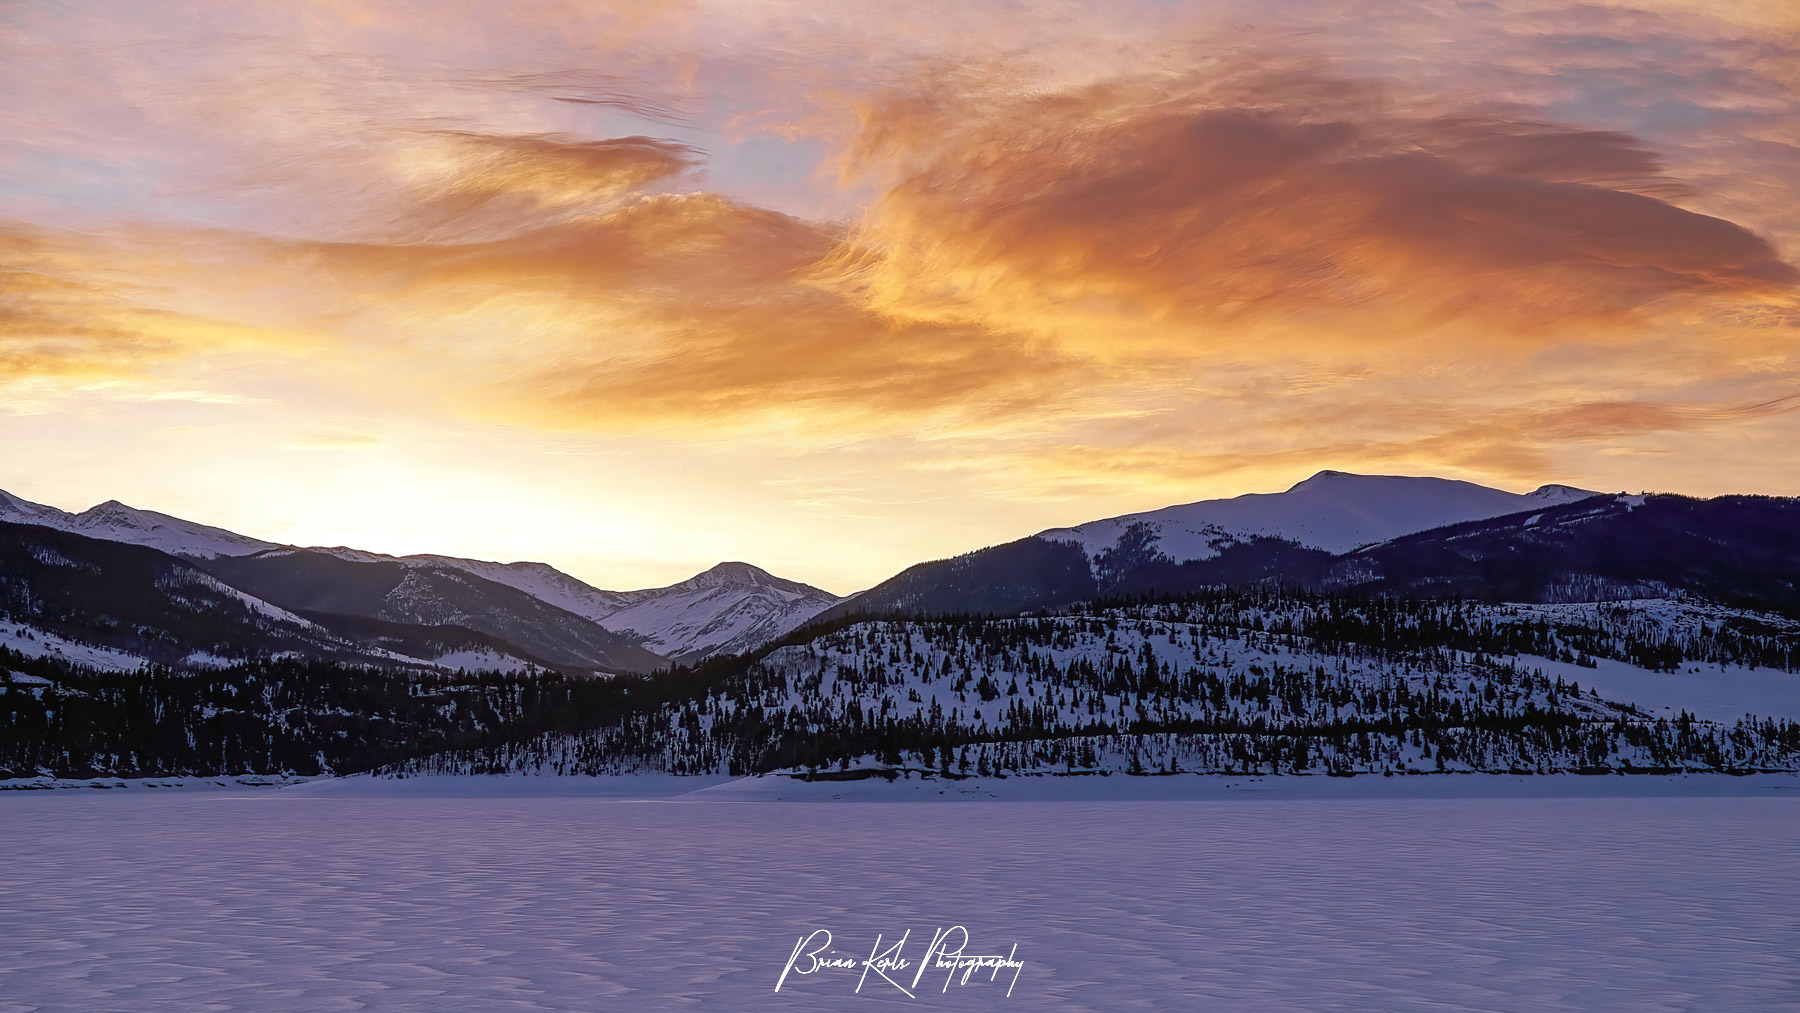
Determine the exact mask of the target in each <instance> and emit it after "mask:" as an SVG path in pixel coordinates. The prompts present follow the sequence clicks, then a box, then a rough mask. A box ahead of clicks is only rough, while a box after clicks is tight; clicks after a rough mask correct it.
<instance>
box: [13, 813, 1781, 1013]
mask: <svg viewBox="0 0 1800 1013" xmlns="http://www.w3.org/2000/svg"><path fill="white" fill-rule="evenodd" d="M308 788H311V786H307V788H302V789H286V790H279V791H277V790H269V789H264V790H261V791H246V790H243V789H238V790H232V791H226V790H219V791H210V792H194V791H189V790H184V791H179V792H175V791H170V790H167V789H164V790H135V791H111V792H100V791H64V792H41V793H25V792H19V793H7V795H10V797H6V796H0V854H4V855H5V856H6V862H5V876H4V879H3V880H0V940H4V945H0V1011H6V1013H14V1011H25V1010H57V1011H67V1010H83V1011H108V1010H156V1009H169V1010H181V1011H184V1013H186V1011H202V1010H268V1011H277V1013H299V1011H311V1010H422V1011H432V1013H438V1011H442V1013H480V1011H488V1010H509V1011H510V1010H517V1011H526V1010H578V1011H585V1013H592V1011H600V1010H644V1011H649V1010H684V1009H686V1010H719V1011H741V1010H854V1009H860V1008H868V1009H872V1010H873V1009H921V1010H923V1009H937V1010H985V1009H1007V1010H1093V1011H1106V1013H1114V1011H1121V1010H1138V1009H1143V1010H1161V1009H1167V1010H1192V1011H1204V1010H1222V1011H1237V1010H1268V1011H1281V1013H1290V1011H1295V1010H1306V1011H1319V1010H1354V1011H1367V1010H1393V1011H1403V1010H1419V1011H1424V1010H1432V1011H1444V1010H1483V1011H1511V1010H1518V1011H1532V1013H1536V1011H1544V1010H1579V1011H1589V1010H1631V1011H1658V1010H1694V1011H1706V1013H1719V1011H1726V1010H1792V1009H1794V1008H1796V1006H1795V1003H1796V1000H1797V998H1800V956H1797V954H1800V913H1797V912H1800V908H1797V907H1796V898H1800V799H1795V798H1793V797H1792V796H1794V795H1795V794H1800V793H1795V792H1788V793H1787V795H1788V796H1789V797H1786V798H1782V797H1715V798H1701V797H1686V798H1681V797H1676V798H1489V799H1458V798H1431V799H1395V798H1385V799H1384V798H1371V799H1343V798H1339V799H1332V798H1298V799H1281V798H1277V799H1252V798H1235V799H1223V800H1198V801H1153V802H1097V801H1058V802H1032V801H1020V802H990V803H967V804H903V803H866V802H840V803H835V804H822V803H813V802H803V801H802V802H779V801H777V802H720V801H714V802H692V801H690V802H651V801H627V800H619V799H608V798H597V797H579V796H566V795H565V796H563V797H555V796H551V795H536V796H531V797H442V796H441V795H439V796H437V797H434V796H433V795H431V794H429V793H424V794H421V793H410V794H409V793H407V792H402V791H396V792H394V793H392V794H390V795H388V796H387V797H381V796H380V794H379V793H376V795H375V796H374V797H371V796H369V795H366V794H365V795H359V794H358V793H357V792H355V791H348V792H342V791H339V792H334V791H331V790H307V789H308ZM958 924H960V925H964V926H967V928H968V930H969V932H970V934H971V937H972V939H971V944H972V945H971V946H970V947H969V948H968V950H967V952H968V953H971V954H972V953H988V952H994V951H996V950H997V951H998V952H999V953H1001V954H1006V953H1007V952H1008V951H1009V949H1010V948H1011V947H1012V946H1014V945H1015V944H1016V946H1017V951H1016V958H1017V959H1018V960H1020V961H1022V962H1023V964H1024V966H1023V968H1022V969H1020V970H1019V971H1018V974H1017V982H1016V985H1015V986H1014V988H1013V994H1012V996H1011V997H1010V998H1008V997H1007V996H1006V995H1005V991H1006V986H1007V984H1009V982H1008V980H1007V978H1008V974H1005V973H1003V974H1001V975H1000V983H999V984H998V985H992V984H987V983H986V981H985V979H984V978H977V979H973V980H972V981H971V983H970V984H969V985H967V986H965V987H957V986H952V987H951V988H950V989H949V991H948V992H947V993H946V992H942V991H939V990H938V986H939V985H941V984H942V981H943V978H944V976H945V975H944V972H938V973H937V974H936V975H928V976H927V978H926V982H927V984H925V985H922V986H921V987H920V990H918V991H916V992H915V996H916V997H915V998H910V999H909V998H907V997H906V996H903V995H901V994H900V992H899V991H898V990H897V989H896V988H894V987H893V986H891V985H887V984H885V983H883V982H879V981H876V980H874V979H873V978H871V980H870V982H869V983H868V984H865V985H864V987H863V994H861V995H855V994H853V991H854V989H855V986H856V975H855V974H854V973H851V972H842V971H839V972H827V971H821V972H819V973H817V974H815V975H812V976H810V977H800V976H798V975H790V976H789V978H788V980H787V981H786V982H785V983H784V985H783V988H782V990H781V992H780V993H779V994H778V993H776V992H775V991H774V986H775V984H776V981H777V978H778V977H779V975H780V973H781V971H782V968H783V966H784V965H785V964H787V963H788V961H789V958H790V956H791V955H792V951H793V950H794V948H795V944H796V942H797V941H798V939H799V937H800V936H802V935H805V934H806V933H808V932H810V931H812V930H813V929H819V928H824V929H829V930H831V931H832V932H833V933H834V941H835V945H836V948H837V949H838V950H839V951H840V955H843V956H850V957H853V958H855V959H858V960H860V959H861V958H864V957H867V956H869V952H870V949H871V947H872V944H873V943H874V941H875V937H876V934H877V933H882V934H883V935H884V937H885V938H886V940H887V941H889V942H891V941H892V939H893V937H894V936H896V935H898V934H899V933H901V932H904V931H906V930H908V929H910V930H911V931H912V933H913V935H912V937H911V939H910V941H909V943H908V944H907V947H906V948H904V949H903V951H902V956H905V957H907V958H910V959H914V960H916V959H917V958H918V957H919V956H921V955H922V953H923V949H924V946H925V943H926V942H928V941H929V939H930V937H931V934H932V932H933V930H934V929H935V928H937V927H939V926H944V927H947V926H951V925H958ZM921 936H923V938H921ZM884 945H885V944H884ZM912 973H913V972H912V970H911V969H908V970H907V971H905V972H900V973H897V974H896V975H895V977H898V978H900V979H902V981H903V983H906V984H910V982H911V980H912V977H911V976H912ZM984 973H986V972H984Z"/></svg>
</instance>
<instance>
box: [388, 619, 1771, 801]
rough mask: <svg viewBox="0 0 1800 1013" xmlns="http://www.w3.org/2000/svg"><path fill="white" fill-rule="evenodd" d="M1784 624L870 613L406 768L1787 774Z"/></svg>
mask: <svg viewBox="0 0 1800 1013" xmlns="http://www.w3.org/2000/svg"><path fill="white" fill-rule="evenodd" d="M1796 632H1800V630H1797V629H1796V625H1795V624H1793V623H1791V622H1788V621H1785V620H1782V619H1780V618H1779V617H1774V616H1769V615H1764V614H1758V613H1748V612H1742V611H1736V610H1722V609H1718V608H1715V607H1713V606H1704V605H1690V604H1689V603H1685V602H1680V601H1669V602H1661V603H1655V604H1647V603H1631V604H1629V605H1620V606H1605V605H1600V606H1588V607H1548V608H1547V607H1542V606H1515V605H1489V604H1475V603H1468V602H1399V601H1393V600H1385V599H1376V600H1352V599H1343V598H1333V597H1329V596H1316V595H1308V594H1291V595H1290V594H1277V593H1263V592H1230V591H1219V592H1216V593H1213V594H1211V595H1208V596H1203V597H1197V598H1195V599H1192V600H1189V601H1184V602H1171V603H1164V604H1155V605H1136V606H1120V607H1114V608H1107V609H1101V610H1097V611H1088V612H1076V613H1073V614H1067V615H1058V616H1045V617H1034V618H1025V619H1002V620H993V619H957V620H941V621H932V620H903V621H870V622H864V623H858V624H853V625H850V626H848V627H844V628H840V629H836V630H833V631H831V632H829V633H825V634H822V635H820V636H818V637H815V638H813V639H812V640H810V641H808V642H806V643H803V644H798V645H793V646H786V647H781V648H779V649H777V650H774V651H772V652H770V653H768V654H767V655H766V656H765V657H763V658H761V659H759V660H756V661H754V662H749V663H747V664H745V665H744V667H743V668H742V669H741V671H740V672H739V673H738V674H737V675H736V676H733V677H728V678H724V679H722V680H721V681H720V682H719V683H718V684H716V685H714V686H712V687H710V688H708V689H707V690H705V692H704V693H703V694H701V695H699V696H697V697H696V698H695V699H692V700H690V701H687V702H685V703H675V704H670V705H667V706H665V707H663V708H662V709H661V710H660V711H659V712H657V713H653V714H648V715H643V716H641V717H637V718H633V719H631V720H628V721H626V722H624V723H622V724H619V725H617V726H614V727H611V728H602V729H596V730H594V731H592V732H588V733H583V734H580V735H574V736H547V737H545V738H543V739H541V740H539V741H538V742H537V743H536V744H535V745H533V746H531V747H527V748H518V747H509V749H508V751H507V753H506V754H505V755H504V756H494V755H481V756H472V755H451V754H446V755H441V756H438V757H433V758H427V759H423V760H419V761H415V762H414V763H412V764H409V765H408V767H407V769H409V770H414V771H425V772H430V771H437V772H448V773H455V772H466V771H468V770H474V769H480V770H493V769H513V770H522V771H535V772H546V773H549V772H554V773H605V772H619V771H627V770H633V769H649V770H664V771H669V772H678V773H747V772H759V771H768V770H788V771H795V772H802V773H804V772H811V771H819V770H824V771H827V772H831V771H834V770H835V771H837V772H841V773H850V772H854V770H856V769H858V768H863V769H865V770H866V769H869V768H875V769H884V770H888V771H896V770H911V771H913V772H914V773H919V772H925V773H935V774H939V775H942V776H961V775H971V774H988V773H996V772H1013V773H1039V774H1071V773H1080V772H1099V771H1110V772H1114V773H1119V772H1124V773H1158V772H1160V773H1173V772H1177V771H1197V772H1221V773H1257V772H1261V773H1304V772H1310V773H1338V774H1342V773H1355V772H1395V773H1411V772H1419V773H1429V772H1440V771H1448V772H1454V771H1505V772H1514V773H1519V772H1535V773H1543V772H1549V771H1581V772H1590V773H1591V772H1602V771H1631V770H1635V771H1653V770H1663V771H1667V770H1721V769H1729V770H1735V771H1749V770H1765V769H1778V770H1793V769H1800V723H1796V719H1800V673H1796V671H1795V669H1797V668H1800V642H1797V641H1796V639H1795V634H1796Z"/></svg>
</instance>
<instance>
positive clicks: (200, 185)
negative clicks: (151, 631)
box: [0, 0, 1800, 592]
mask: <svg viewBox="0 0 1800 1013" xmlns="http://www.w3.org/2000/svg"><path fill="white" fill-rule="evenodd" d="M1267 6H1268V5H1262V4H1253V3H1247V2H1240V0H1213V2H1200V3H1193V4H1188V5H1179V4H1177V5H1169V4H1147V3H1146V4H1145V5H1144V6H1142V7H1139V6H1134V5H1132V4H1084V3H1068V4H1045V5H1029V6H1027V7H1024V8H1018V9H1010V8H971V7H969V6H967V5H954V4H948V3H945V4H941V5H940V4H925V5H921V6H919V7H918V8H917V9H909V11H908V12H907V13H905V14H896V13H894V12H893V11H891V10H890V9H889V8H887V7H886V6H884V5H878V4H873V3H870V4H846V5H833V6H832V7H831V8H829V10H826V9H822V8H820V7H818V6H814V5H801V4H789V3H780V2H753V3H734V4H730V5H726V4H710V3H683V2H671V3H668V4H664V5H660V6H659V7H657V8H656V9H654V10H653V9H650V8H647V7H645V6H644V5H638V4H622V5H620V6H619V7H618V9H617V10H616V11H615V10H612V9H610V8H608V7H607V6H606V5H598V6H595V7H594V8H593V9H592V10H590V11H575V10H571V9H570V8H568V7H567V6H566V5H563V4H559V3H550V2H545V3H542V4H539V3H519V4H493V5H485V6H484V5H473V6H465V7H461V8H458V12H459V13H458V15H457V17H456V18H446V17H444V16H443V15H442V13H441V12H440V11H438V10H437V8H435V6H434V5H428V4H419V5H414V4H411V3H407V2H398V0H397V2H393V3H382V4H365V3H342V4H338V5H336V6H335V7H332V8H327V7H323V6H313V7H310V8H306V9H301V8H292V9H289V8H284V7H281V6H278V5H270V6H268V7H243V6H223V5H220V6H215V5H212V4H208V3H192V4H180V5H177V7H176V8H163V7H161V6H160V5H159V6H157V7H155V8H145V7H142V6H138V5H126V4H121V5H117V6H114V7H107V6H104V5H93V6H85V5H84V6H83V7H81V8H76V9H72V10H66V11H57V10H50V9H42V8H38V9H31V10H28V11H23V12H19V13H17V14H15V15H11V16H9V17H10V20H7V21H4V22H0V89H5V91H6V93H7V94H9V95H14V96H17V97H18V101H15V102H13V103H10V104H9V108H7V109H5V110H0V126H3V127H4V128H5V129H4V130H0V137H6V138H10V140H7V141H4V142H0V440H3V441H4V455H3V456H0V488H5V489H7V490H9V491H11V492H14V493H16V494H18V495H21V496H25V497H26V498H31V499H38V500H40V501H45V502H50V503H53V504H55V505H58V506H62V507H65V508H72V509H80V508H83V507H85V506H88V505H91V504H92V503H93V502H97V501H100V500H104V499H108V498H118V499H121V500H124V501H126V502H130V503H132V504H133V505H137V506H142V507H147V508H152V509H159V510H163V511H166V512H169V513H174V514H178V515H182V516H188V517H192V518H193V519H196V520H201V521H205V522H208V523H214V524H219V525H223V526H226V527H230V528H232V529H234V530H239V531H242V532H244V533H246V534H252V535H257V536H260V537H266V538H271V539H275V540H281V541H296V542H303V543H311V544H337V543H344V544H353V545H357V546H358V547H362V548H368V549H373V550H377V551H387V552H395V553H405V552H418V551H437V552H449V553H457V554H463V555H473V556H481V557H486V558H500V559H515V558H537V559H543V560H546V561H549V562H552V563H555V564H557V565H559V566H562V567H563V568H565V569H568V570H570V571H571V572H574V573H576V574H577V575H579V576H581V577H583V578H584V579H588V580H590V581H592V582H594V583H596V584H599V585H601V586H608V587H619V588H622V587H628V586H648V585H654V584H662V583H668V582H670V581H673V580H677V579H681V578H683V577H685V576H688V575H690V574H691V573H693V572H695V571H697V570H699V569H702V568H704V567H706V566H709V565H711V564H712V563H714V562H717V561H719V560H720V559H726V558H741V559H747V560H750V561H752V562H755V563H757V564H759V565H762V566H765V567H767V568H769V569H771V570H773V571H775V572H777V573H781V574H783V575H786V576H792V577H795V578H797V579H802V580H808V581H811V582H813V583H816V584H819V585H821V586H824V587H827V588H830V589H832V590H834V591H839V592H843V591H849V590H853V589H856V588H858V587H862V586H866V585H868V584H870V583H873V582H874V581H876V580H879V579H881V578H883V577H885V576H887V575H889V574H891V573H892V572H894V571H896V570H898V569H899V568H901V567H903V566H905V565H907V564H910V563H912V562H916V561H919V560H921V559H927V558H935V557H940V556H944V555H948V554H952V553H955V552H959V551H965V550H967V549H971V548H975V547H977V546H980V545H983V544H989V543H992V542H996V541H1001V540H1006V539H1010V538H1014V537H1019V536H1021V535H1024V534H1028V533H1030V532H1032V531H1035V530H1039V529H1041V528H1045V527H1051V526H1059V525H1064V524H1070V523H1075V522H1079V521H1081V520H1087V519H1092V518H1095V517H1100V516H1106V515H1111V514H1117V513H1122V512H1127V511H1133V510H1142V509H1151V508H1155V507H1158V506H1162V505H1166V504H1169V503H1174V502H1184V501H1190V500H1195V499H1201V498H1208V497H1213V496H1228V495H1235V494H1237V493H1242V492H1248V491H1268V490H1272V489H1279V488H1284V487H1285V486H1287V485H1289V484H1292V483H1293V482H1294V481H1297V480H1299V479H1301V478H1304V477H1306V476H1307V475H1309V474H1311V473H1312V472H1314V471H1317V470H1319V469H1321V468H1335V469H1340V470H1350V471H1373V472H1383V473H1416V474H1437V475H1445V476H1448V477H1459V478H1468V479H1472V480H1476V481H1483V482H1487V483H1490V484H1496V485H1503V486H1506V487H1509V488H1515V489H1517V488H1530V487H1532V486H1535V485H1537V484H1539V483H1541V482H1551V481H1560V482H1569V483H1572V484H1578V485H1586V486H1589V487H1595V488H1605V489H1616V488H1630V489H1633V490H1636V489H1640V488H1652V489H1667V490H1673V491H1683V492H1692V493H1697V494H1716V493H1722V492H1729V491H1757V492H1771V493H1785V494H1800V449H1797V448H1800V415H1797V414H1796V409H1797V408H1800V400H1796V398H1795V395H1796V394H1800V357H1797V355H1796V353H1795V351H1794V349H1795V347H1796V339H1797V338H1800V297H1797V295H1796V287H1797V286H1800V270H1796V268H1795V267H1794V264H1795V263H1797V262H1800V247H1797V244H1800V16H1797V15H1795V13H1794V10H1795V9H1794V7H1793V6H1792V5H1791V4H1786V3H1784V2H1769V3H1764V2H1760V0H1739V2H1737V3H1732V4H1711V3H1705V4H1703V3H1700V2H1698V0H1640V2H1635V3H1625V2H1622V0H1621V2H1617V3H1578V2H1574V0H1567V2H1565V0H1504V2H1499V3H1495V4H1492V5H1487V6H1484V7H1482V8H1480V9H1479V10H1477V9H1475V8H1470V7H1468V6H1467V5H1462V4H1458V3H1454V2H1451V0H1421V2H1419V3H1414V4H1404V5H1380V6H1376V7H1374V8H1373V9H1371V10H1370V11H1369V12H1367V16H1366V17H1362V18H1359V19H1358V20H1357V22H1356V23H1355V24H1346V23H1344V22H1343V21H1342V20H1341V19H1340V18H1339V17H1338V16H1337V13H1336V6H1335V5H1333V4H1331V3H1328V2H1326V0H1300V2H1296V3H1293V4H1291V5H1285V6H1284V7H1283V8H1282V9H1280V10H1278V11H1270V10H1267V9H1266V8H1267ZM1422 39H1430V40H1431V42H1430V44H1429V45H1425V44H1422V43H1421V41H1420V40H1422ZM152 40H154V41H152ZM822 209H828V210H822Z"/></svg>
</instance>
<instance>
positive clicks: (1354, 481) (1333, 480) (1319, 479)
mask: <svg viewBox="0 0 1800 1013" xmlns="http://www.w3.org/2000/svg"><path fill="white" fill-rule="evenodd" d="M1454 481H1456V480H1455V479H1449V478H1426V477H1415V476H1410V475H1359V474H1357V473H1356V472H1353V471H1333V470H1331V469H1329V468H1327V469H1326V470H1324V471H1321V472H1319V473H1318V474H1316V475H1314V476H1313V477H1311V478H1309V479H1305V480H1304V481H1300V482H1296V483H1294V484H1293V485H1292V486H1289V487H1288V492H1304V491H1308V490H1318V489H1322V488H1343V487H1346V486H1358V485H1362V486H1367V485H1374V484H1377V483H1382V484H1385V483H1400V482H1409V483H1434V482H1454Z"/></svg>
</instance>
